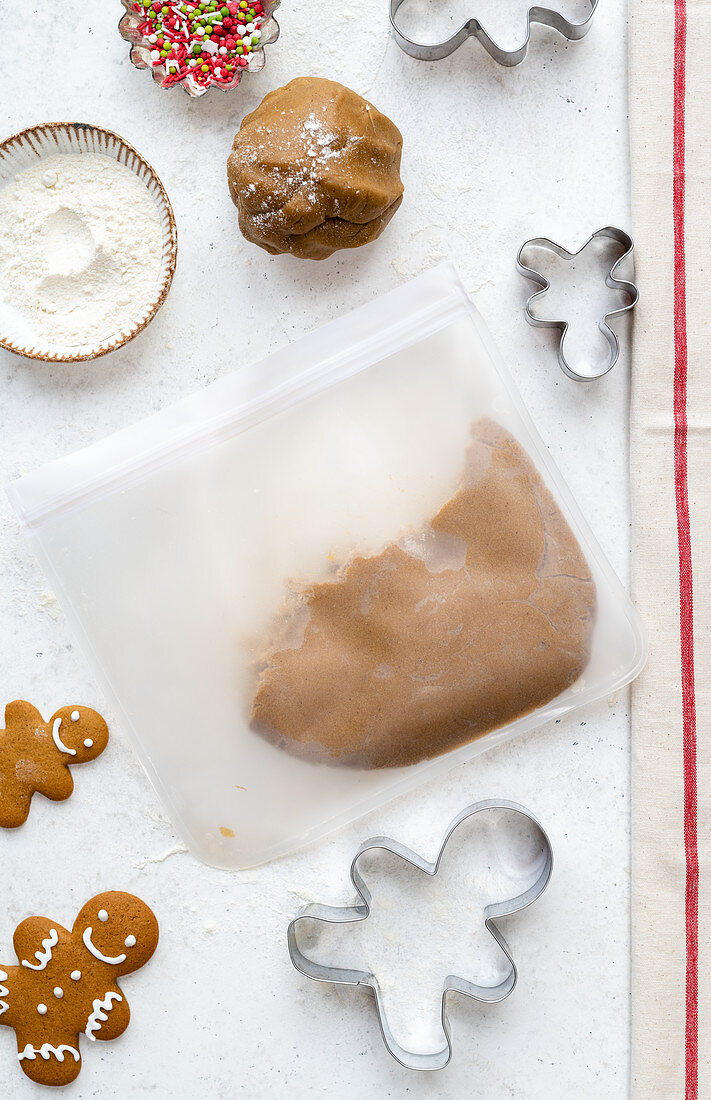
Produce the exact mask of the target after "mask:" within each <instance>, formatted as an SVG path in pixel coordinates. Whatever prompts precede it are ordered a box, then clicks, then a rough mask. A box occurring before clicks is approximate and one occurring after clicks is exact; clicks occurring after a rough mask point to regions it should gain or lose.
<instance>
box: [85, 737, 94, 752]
mask: <svg viewBox="0 0 711 1100" xmlns="http://www.w3.org/2000/svg"><path fill="white" fill-rule="evenodd" d="M93 745H94V742H93V741H92V739H91V738H90V737H87V738H86V740H85V741H84V748H85V749H90V748H92V747H93Z"/></svg>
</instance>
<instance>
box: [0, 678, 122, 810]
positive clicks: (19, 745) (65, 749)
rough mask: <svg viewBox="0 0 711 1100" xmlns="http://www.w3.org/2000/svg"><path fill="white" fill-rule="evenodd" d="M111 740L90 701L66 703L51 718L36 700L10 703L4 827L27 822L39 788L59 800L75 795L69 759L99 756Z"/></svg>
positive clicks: (2, 740) (1, 748)
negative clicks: (85, 704) (81, 704)
mask: <svg viewBox="0 0 711 1100" xmlns="http://www.w3.org/2000/svg"><path fill="white" fill-rule="evenodd" d="M108 740H109V731H108V728H107V726H106V722H105V721H104V719H103V718H102V717H101V715H100V714H97V713H96V711H95V710H90V709H89V707H62V709H61V710H58V711H57V712H56V713H55V714H53V715H52V717H51V718H50V720H49V722H45V721H44V720H43V718H42V715H41V714H40V712H39V711H38V710H37V708H36V707H33V706H32V704H31V703H25V702H23V701H22V700H21V699H16V700H15V702H14V703H8V704H7V706H6V707H5V729H4V730H0V827H2V828H4V829H16V828H17V827H18V825H24V823H25V821H26V820H27V815H28V814H29V812H30V802H31V801H32V796H33V794H35V792H37V791H38V792H39V793H40V794H43V795H44V796H45V798H50V799H52V801H53V802H62V801H64V799H65V798H69V796H70V794H71V793H72V791H73V790H74V780H73V779H72V777H71V775H70V773H69V765H70V764H86V763H88V762H89V761H90V760H96V758H97V756H101V753H102V752H103V751H104V749H105V748H106V745H107V744H108Z"/></svg>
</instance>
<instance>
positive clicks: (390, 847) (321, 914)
mask: <svg viewBox="0 0 711 1100" xmlns="http://www.w3.org/2000/svg"><path fill="white" fill-rule="evenodd" d="M486 810H509V811H512V812H513V813H515V814H519V815H520V816H521V817H522V818H524V819H525V820H526V821H527V822H529V824H531V825H532V826H533V828H534V830H535V831H536V832H537V833H538V834H539V836H540V847H541V851H542V853H543V864H542V868H541V871H540V873H539V875H538V877H537V878H536V881H535V882H534V883H533V885H532V886H530V887H529V888H528V889H527V890H525V891H524V892H523V893H522V894H519V895H517V896H516V897H514V898H511V899H509V900H507V901H501V902H495V903H494V904H492V905H488V906H487V907H486V908H485V910H484V918H485V925H486V928H487V929H488V931H489V932H490V933H491V935H492V936H493V937H494V939H495V940H496V942H497V944H498V945H499V947H500V948H501V950H502V951H503V953H504V956H505V958H506V960H507V962H508V972H507V973H506V975H505V977H504V978H503V979H502V980H501V981H500V982H499V983H498V984H496V985H488V986H487V985H477V984H476V983H474V982H471V981H469V980H468V979H467V978H462V977H459V976H458V975H455V974H450V975H448V976H447V977H446V978H445V980H444V982H443V985H442V1010H441V1019H442V1029H443V1031H444V1035H445V1038H446V1043H445V1046H444V1047H443V1048H442V1050H440V1051H437V1052H435V1053H432V1054H429V1053H427V1054H420V1053H417V1052H415V1051H411V1050H407V1049H406V1048H405V1047H403V1046H402V1045H401V1044H400V1043H399V1042H398V1041H397V1039H396V1038H395V1036H394V1034H393V1032H392V1031H391V1029H390V1025H389V1024H388V1020H387V1016H386V1013H385V1010H384V1007H383V1001H382V997H381V993H380V987H379V985H378V980H377V978H376V976H375V975H374V974H371V973H368V972H367V971H364V970H346V969H342V968H341V967H336V966H324V965H323V964H322V963H317V962H314V961H313V960H312V959H309V958H308V957H307V956H306V955H304V954H303V952H302V951H301V948H300V947H299V942H298V940H299V937H298V927H299V923H300V922H301V921H302V920H304V919H308V920H315V921H321V922H323V923H325V924H347V923H351V922H353V921H362V920H367V918H368V916H369V915H370V907H371V902H372V895H371V893H370V891H369V890H368V887H367V886H366V885H365V882H364V880H363V877H362V876H361V874H360V871H359V870H358V862H359V860H360V859H361V857H362V856H363V855H364V854H365V853H366V852H370V851H372V850H374V849H381V850H383V851H386V852H390V853H392V854H393V855H396V856H399V857H400V858H401V859H403V860H405V861H406V862H407V863H409V864H410V865H411V866H412V867H415V868H416V869H417V870H420V871H423V872H424V873H425V874H426V875H429V876H434V875H436V874H437V872H438V870H439V867H440V863H441V861H442V857H443V855H444V852H445V849H446V847H447V843H448V842H449V839H450V837H451V836H452V833H453V832H454V831H455V829H456V828H457V827H458V826H459V825H461V824H462V822H463V821H467V820H468V819H469V818H471V817H473V816H474V815H476V814H479V813H481V812H482V811H486ZM552 871H553V850H552V848H551V843H550V840H549V839H548V836H547V834H546V832H545V830H544V829H543V827H542V825H541V824H540V822H539V821H537V820H536V818H535V817H534V816H533V815H532V814H530V813H529V812H528V810H526V809H524V807H523V806H520V805H518V803H516V802H509V801H508V800H506V799H486V800H485V801H482V802H476V803H474V805H472V806H468V807H467V809H465V810H462V812H461V813H460V814H458V815H457V817H455V819H454V821H453V822H452V823H451V825H450V826H449V828H448V829H447V832H446V834H445V837H444V840H443V841H442V844H441V846H440V850H439V853H438V855H437V859H436V860H435V861H434V863H430V862H429V861H428V860H425V859H423V858H422V857H421V856H419V855H418V854H417V853H416V852H413V851H412V850H411V849H410V848H406V847H405V845H404V844H400V842H399V841H397V840H391V839H390V838H389V837H383V836H376V837H372V838H371V839H370V840H366V841H365V843H364V844H362V845H361V847H360V848H359V849H358V852H357V853H356V855H355V857H354V859H353V862H352V863H351V868H350V875H351V881H352V883H353V885H354V887H355V889H356V891H357V893H358V895H359V897H360V898H361V904H358V905H350V906H343V907H340V906H339V907H335V906H330V905H321V904H314V905H308V906H306V908H305V909H303V910H302V911H301V912H300V913H299V914H298V916H297V917H295V918H294V920H292V921H291V923H290V924H289V927H288V930H287V945H288V948H289V956H290V958H291V961H292V963H293V965H294V966H295V967H296V969H297V970H298V971H299V973H300V974H304V975H306V977H308V978H313V979H314V980H315V981H317V982H332V983H335V984H337V985H355V986H362V987H364V988H366V989H370V991H371V992H372V994H373V997H374V998H375V1007H376V1012H377V1016H378V1023H379V1025H380V1031H381V1034H382V1037H383V1041H384V1043H385V1046H386V1048H387V1050H388V1051H389V1053H390V1054H392V1056H393V1058H395V1059H396V1060H397V1061H398V1062H399V1063H400V1065H402V1066H404V1067H405V1069H417V1070H438V1069H444V1067H445V1066H446V1065H447V1064H448V1063H449V1061H450V1059H451V1057H452V1041H451V1032H450V1026H449V1019H448V1017H447V1011H446V999H447V994H448V993H449V992H451V991H454V992H457V993H463V994H464V995H465V996H466V997H472V998H473V999H474V1000H476V1001H480V1002H483V1003H485V1004H496V1003H498V1002H499V1001H503V1000H505V999H506V998H507V997H508V996H510V994H511V993H512V992H513V990H514V988H515V986H516V982H517V980H518V972H517V969H516V964H515V963H514V960H513V956H512V954H511V950H510V948H509V946H508V944H507V943H506V940H505V939H504V937H503V935H502V934H501V932H500V931H499V929H498V928H497V926H496V924H495V923H494V922H495V920H496V918H497V917H506V916H509V915H510V914H512V913H519V912H520V911H521V910H522V909H526V908H527V907H528V906H529V905H532V904H533V902H534V901H536V900H537V899H538V898H539V897H540V896H541V894H542V893H543V891H544V890H545V888H546V886H547V885H548V883H549V881H550V877H551V874H552Z"/></svg>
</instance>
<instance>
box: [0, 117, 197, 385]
mask: <svg viewBox="0 0 711 1100" xmlns="http://www.w3.org/2000/svg"><path fill="white" fill-rule="evenodd" d="M58 153H72V154H76V153H101V154H103V155H104V156H107V157H111V158H113V159H114V160H116V161H118V163H119V164H123V165H125V166H126V168H127V169H129V170H130V171H132V172H135V174H136V175H137V176H138V178H139V179H140V180H141V181H142V182H143V183H144V184H145V186H146V188H147V189H148V192H149V193H150V195H151V197H152V199H153V201H154V202H155V204H156V207H157V209H158V214H159V217H160V223H161V231H162V238H163V240H162V244H163V247H162V254H161V265H160V271H159V275H158V279H157V282H156V289H155V293H154V294H153V295H151V299H150V301H146V302H145V305H144V306H143V307H142V308H141V309H140V310H139V312H138V313H137V314H136V316H135V317H132V318H131V322H130V324H128V325H126V326H125V328H124V329H123V330H122V331H121V332H116V333H113V334H112V335H111V336H110V337H108V338H107V339H105V340H103V341H102V342H101V343H89V344H82V345H76V347H75V346H72V347H65V346H62V347H51V346H43V345H42V344H41V343H40V342H39V341H38V342H37V343H30V342H29V341H28V340H27V338H26V337H25V339H24V341H23V340H20V339H19V337H18V335H17V333H13V331H12V322H11V321H10V320H9V318H8V317H4V315H3V310H2V305H1V304H0V347H3V348H7V349H8V351H13V352H15V353H16V354H17V355H24V356H25V357H27V358H28V359H43V360H45V361H46V362H49V363H78V362H82V361H84V360H87V359H96V358H97V357H98V356H99V355H105V354H106V353H107V352H109V351H114V350H115V349H116V348H120V347H122V346H123V345H124V344H127V343H128V341H129V340H132V339H133V338H134V336H137V335H138V333H139V332H141V331H142V330H143V329H144V328H145V327H146V325H148V324H149V323H150V322H151V321H152V320H153V318H154V317H155V315H156V313H157V312H158V310H159V309H160V307H161V306H162V304H163V302H164V301H165V299H166V297H167V294H168V291H169V290H170V285H171V283H172V281H173V274H174V272H175V264H176V261H177V255H178V234H177V229H176V225H175V218H174V216H173V208H172V206H171V205H170V200H169V198H168V196H167V194H166V192H165V188H164V187H163V184H162V183H161V181H160V180H159V178H158V176H157V175H156V173H155V172H154V171H153V169H152V168H151V166H150V164H149V163H148V162H147V161H146V160H144V159H143V157H142V156H141V155H140V153H138V152H137V151H136V150H135V149H134V148H133V146H132V145H129V144H128V142H127V141H124V139H123V138H122V137H119V135H118V134H114V133H113V132H112V131H111V130H105V129H103V127H101V126H90V125H88V124H87V123H84V122H47V123H45V124H44V125H41V126H33V127H32V128H31V129H29V130H22V131H21V133H19V134H13V136H12V137H9V138H7V139H6V140H5V141H3V142H0V188H2V187H3V185H4V184H6V183H8V182H9V181H10V180H11V179H12V178H13V177H14V176H16V175H17V174H18V173H19V172H22V171H24V170H25V169H26V168H30V167H32V166H33V165H35V164H36V163H37V162H38V160H41V159H42V158H43V157H56V156H57V154H58ZM1 228H2V227H0V231H1Z"/></svg>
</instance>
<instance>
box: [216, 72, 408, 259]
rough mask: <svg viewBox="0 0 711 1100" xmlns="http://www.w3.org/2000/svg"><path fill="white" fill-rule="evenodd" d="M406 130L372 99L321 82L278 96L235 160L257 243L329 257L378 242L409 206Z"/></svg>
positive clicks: (242, 203)
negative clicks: (405, 200) (403, 167)
mask: <svg viewBox="0 0 711 1100" xmlns="http://www.w3.org/2000/svg"><path fill="white" fill-rule="evenodd" d="M401 152H402V134H401V133H400V131H399V130H398V128H397V126H395V125H394V123H392V122H391V121H390V119H389V118H386V116H385V115H382V114H381V113H380V111H378V110H376V108H375V107H374V106H373V105H372V103H368V102H367V100H365V99H363V98H362V97H361V96H359V95H357V94H356V93H355V92H352V91H351V90H350V88H345V87H344V86H343V85H342V84H337V83H336V82H335V81H333V80H322V79H320V78H318V77H310V76H309V77H299V78H298V79H297V80H292V81H291V83H290V84H287V85H285V86H284V87H283V88H277V89H276V91H273V92H270V93H269V95H267V96H266V97H265V98H264V99H263V100H262V102H261V103H260V105H259V107H257V109H256V111H253V112H252V114H251V115H247V116H246V117H245V118H244V120H243V122H242V125H241V126H240V130H239V133H238V134H237V136H236V137H235V140H234V145H233V148H232V153H231V154H230V158H229V160H228V162H227V179H228V181H229V185H230V194H231V195H232V200H233V202H234V203H235V206H236V207H237V209H238V211H239V225H240V229H241V230H242V233H243V234H244V236H245V237H246V238H247V240H248V241H252V242H253V244H258V245H259V246H260V247H261V248H264V249H266V251H267V252H271V253H272V254H276V253H279V252H291V253H292V255H294V256H300V257H302V258H303V259H309V260H324V259H326V257H327V256H330V255H332V253H333V252H335V251H337V249H340V248H357V247H358V246H359V245H362V244H368V242H369V241H374V240H375V239H376V237H379V236H380V234H381V233H382V231H383V229H384V228H385V226H386V225H387V224H388V222H389V221H390V219H391V218H392V216H393V214H394V213H395V211H396V210H397V208H398V206H399V205H400V203H401V202H402V195H403V186H402V182H401V180H400V155H401Z"/></svg>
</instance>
